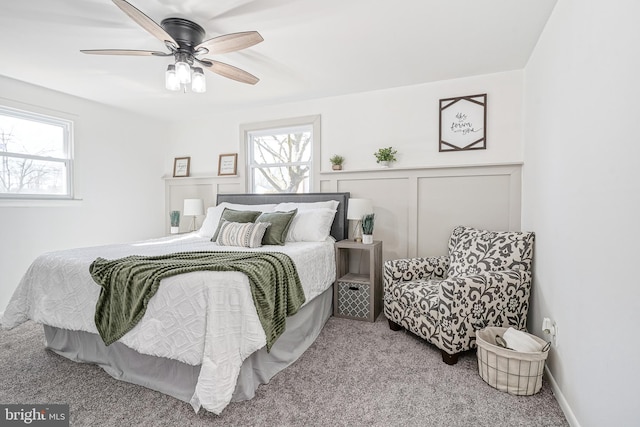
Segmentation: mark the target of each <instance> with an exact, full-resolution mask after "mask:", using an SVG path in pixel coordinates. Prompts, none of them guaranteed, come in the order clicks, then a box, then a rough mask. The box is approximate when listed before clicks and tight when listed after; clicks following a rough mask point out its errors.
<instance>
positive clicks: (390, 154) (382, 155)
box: [373, 147, 398, 168]
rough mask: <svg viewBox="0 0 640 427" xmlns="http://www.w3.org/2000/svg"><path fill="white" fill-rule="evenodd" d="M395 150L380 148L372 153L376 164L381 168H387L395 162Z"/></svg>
mask: <svg viewBox="0 0 640 427" xmlns="http://www.w3.org/2000/svg"><path fill="white" fill-rule="evenodd" d="M397 153H398V151H397V150H394V149H393V147H387V148H380V149H378V151H376V152H375V153H373V155H374V156H376V163H378V164H380V165H381V166H382V167H383V168H386V167H389V164H390V163H391V162H395V161H396V160H397V159H396V154H397Z"/></svg>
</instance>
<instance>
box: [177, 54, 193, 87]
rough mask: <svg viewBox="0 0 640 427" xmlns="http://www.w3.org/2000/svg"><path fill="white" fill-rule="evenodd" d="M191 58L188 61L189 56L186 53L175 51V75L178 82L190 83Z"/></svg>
mask: <svg viewBox="0 0 640 427" xmlns="http://www.w3.org/2000/svg"><path fill="white" fill-rule="evenodd" d="M190 62H193V59H191V61H189V57H188V55H187V54H186V53H176V75H177V76H178V80H180V83H182V84H187V83H191V65H189V63H190Z"/></svg>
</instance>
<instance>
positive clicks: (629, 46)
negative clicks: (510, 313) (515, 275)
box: [522, 0, 640, 426]
mask: <svg viewBox="0 0 640 427" xmlns="http://www.w3.org/2000/svg"><path fill="white" fill-rule="evenodd" d="M639 16H640V3H638V2H636V1H631V0H626V1H616V2H602V1H597V0H582V1H577V0H573V1H572V0H560V1H559V2H558V3H557V5H556V7H555V10H554V12H553V14H552V16H551V18H550V20H549V22H548V23H547V26H546V28H545V30H544V32H543V34H542V36H541V38H540V40H539V42H538V45H537V47H536V49H535V51H534V53H533V55H532V57H531V59H530V61H529V63H528V65H527V67H526V69H525V133H524V135H525V137H524V140H525V144H524V160H525V166H524V176H523V207H522V208H523V219H522V222H523V223H522V226H523V228H526V229H531V230H535V231H536V252H535V273H534V277H535V282H534V292H533V297H532V306H531V311H530V313H531V317H530V326H531V328H532V329H533V331H534V332H535V333H537V334H540V333H541V331H540V329H541V328H540V324H541V322H542V317H543V316H549V317H551V318H552V319H555V320H556V321H557V322H558V326H559V336H558V338H559V342H558V344H559V345H558V346H557V347H556V348H554V349H553V350H552V351H551V354H550V356H549V361H548V367H549V369H550V371H551V373H552V375H553V377H554V379H555V380H556V382H557V384H558V386H559V388H560V390H561V394H562V396H560V397H561V400H562V399H565V400H566V402H564V403H566V404H567V405H568V407H569V409H570V413H569V414H568V415H569V419H570V421H571V422H573V423H574V424H580V425H582V426H632V425H636V426H637V425H639V424H640V415H639V414H638V410H637V409H638V408H637V405H638V396H639V394H638V384H639V383H640V364H639V363H638V354H639V352H640V344H639V341H638V332H637V331H638V324H640V315H639V313H640V286H639V284H640V279H639V278H638V274H637V262H638V253H639V250H638V241H640V168H638V159H640V141H639V138H638V121H639V118H640V102H638V100H639V99H640V84H639V83H638V70H639V69H640V48H639V47H638V40H640V26H639V25H638V22H637V19H638V17H639ZM565 409H566V408H565Z"/></svg>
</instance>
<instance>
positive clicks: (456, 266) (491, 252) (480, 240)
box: [447, 226, 535, 277]
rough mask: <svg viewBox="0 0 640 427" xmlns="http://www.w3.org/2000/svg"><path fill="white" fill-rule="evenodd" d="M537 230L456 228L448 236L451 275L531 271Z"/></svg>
mask: <svg viewBox="0 0 640 427" xmlns="http://www.w3.org/2000/svg"><path fill="white" fill-rule="evenodd" d="M534 237H535V235H534V233H528V232H521V231H488V230H478V229H475V228H471V227H462V226H460V227H456V228H455V229H454V230H453V232H452V233H451V238H450V239H449V261H450V263H449V271H448V274H447V276H448V277H459V276H469V275H474V274H480V273H484V272H487V271H501V270H514V269H518V268H520V269H523V270H527V271H528V270H531V260H532V258H533V242H534Z"/></svg>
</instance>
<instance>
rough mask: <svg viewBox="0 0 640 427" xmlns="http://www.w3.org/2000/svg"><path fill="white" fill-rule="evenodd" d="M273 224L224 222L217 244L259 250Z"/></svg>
mask: <svg viewBox="0 0 640 427" xmlns="http://www.w3.org/2000/svg"><path fill="white" fill-rule="evenodd" d="M270 225H271V224H270V223H268V222H257V223H255V224H254V223H253V222H229V221H226V220H222V224H221V225H220V231H219V232H218V238H217V240H216V243H217V244H219V245H221V246H241V247H243V248H259V247H260V246H262V238H263V237H264V233H265V231H267V228H269V226H270Z"/></svg>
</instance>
